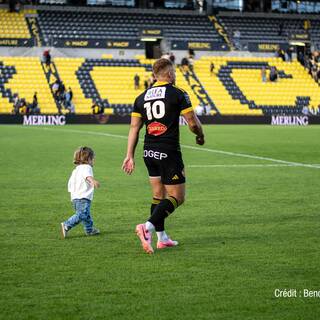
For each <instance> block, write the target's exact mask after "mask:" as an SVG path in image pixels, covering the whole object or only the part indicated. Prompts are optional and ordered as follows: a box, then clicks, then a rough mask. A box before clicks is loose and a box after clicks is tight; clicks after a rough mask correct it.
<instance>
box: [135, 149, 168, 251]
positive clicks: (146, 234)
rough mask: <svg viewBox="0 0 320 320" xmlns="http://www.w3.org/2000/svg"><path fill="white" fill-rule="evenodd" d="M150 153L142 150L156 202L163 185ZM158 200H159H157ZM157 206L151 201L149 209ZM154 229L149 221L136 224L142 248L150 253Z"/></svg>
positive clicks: (157, 167)
mask: <svg viewBox="0 0 320 320" xmlns="http://www.w3.org/2000/svg"><path fill="white" fill-rule="evenodd" d="M150 155H152V153H150V154H149V152H148V150H144V162H145V165H146V167H147V170H148V173H149V181H150V185H151V189H152V195H153V198H155V199H156V200H155V201H154V202H158V199H159V200H160V198H162V197H163V187H162V185H161V175H160V171H159V166H158V165H157V163H156V162H155V161H154V159H153V158H152V156H150ZM159 202H160V201H159ZM156 206H157V203H152V205H151V209H150V210H151V211H153V209H154V207H156ZM153 231H155V226H154V225H152V224H150V223H148V222H147V223H141V224H138V225H137V226H136V234H137V236H138V237H139V239H140V242H141V245H142V248H143V250H144V251H145V252H146V253H149V254H152V253H153V248H152V245H151V242H152V232H153Z"/></svg>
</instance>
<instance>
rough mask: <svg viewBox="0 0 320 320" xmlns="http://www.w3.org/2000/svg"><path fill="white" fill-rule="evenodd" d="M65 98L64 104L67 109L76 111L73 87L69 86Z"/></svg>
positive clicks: (71, 111) (72, 111)
mask: <svg viewBox="0 0 320 320" xmlns="http://www.w3.org/2000/svg"><path fill="white" fill-rule="evenodd" d="M64 96H65V99H64V106H65V108H66V109H67V110H69V112H70V113H74V112H75V108H74V104H73V102H72V98H73V92H72V89H71V88H70V87H69V89H68V91H66V93H65V95H64Z"/></svg>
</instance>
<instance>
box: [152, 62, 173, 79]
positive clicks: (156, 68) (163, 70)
mask: <svg viewBox="0 0 320 320" xmlns="http://www.w3.org/2000/svg"><path fill="white" fill-rule="evenodd" d="M171 68H173V64H172V62H171V61H170V60H168V59H166V58H160V59H158V60H157V61H156V62H155V63H154V64H153V67H152V71H153V74H154V75H155V76H156V77H158V76H164V75H166V74H167V73H168V72H169V71H170V69H171Z"/></svg>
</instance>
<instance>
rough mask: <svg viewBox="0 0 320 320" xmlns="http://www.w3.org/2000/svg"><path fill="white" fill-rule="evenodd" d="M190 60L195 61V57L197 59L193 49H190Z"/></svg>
mask: <svg viewBox="0 0 320 320" xmlns="http://www.w3.org/2000/svg"><path fill="white" fill-rule="evenodd" d="M188 52H189V58H192V59H194V57H195V55H196V54H195V52H194V50H193V49H189V51H188Z"/></svg>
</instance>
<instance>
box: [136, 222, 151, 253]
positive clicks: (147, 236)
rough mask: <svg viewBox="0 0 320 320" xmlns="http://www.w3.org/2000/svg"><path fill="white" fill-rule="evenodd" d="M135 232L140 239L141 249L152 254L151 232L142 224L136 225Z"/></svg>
mask: <svg viewBox="0 0 320 320" xmlns="http://www.w3.org/2000/svg"><path fill="white" fill-rule="evenodd" d="M136 234H137V236H138V237H139V239H140V241H141V245H142V248H143V250H144V251H145V252H146V253H149V254H152V253H153V248H152V246H151V239H152V238H151V233H150V232H149V231H148V230H147V229H146V227H145V225H144V224H138V225H137V226H136Z"/></svg>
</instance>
